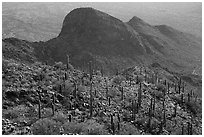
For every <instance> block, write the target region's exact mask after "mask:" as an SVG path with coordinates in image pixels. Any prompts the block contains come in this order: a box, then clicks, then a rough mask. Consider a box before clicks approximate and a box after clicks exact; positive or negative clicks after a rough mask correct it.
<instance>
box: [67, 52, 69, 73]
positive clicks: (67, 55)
mask: <svg viewBox="0 0 204 137" xmlns="http://www.w3.org/2000/svg"><path fill="white" fill-rule="evenodd" d="M67 70H69V55H68V54H67Z"/></svg>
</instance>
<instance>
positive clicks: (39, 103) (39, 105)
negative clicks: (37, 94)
mask: <svg viewBox="0 0 204 137" xmlns="http://www.w3.org/2000/svg"><path fill="white" fill-rule="evenodd" d="M38 117H39V119H41V101H40V100H38Z"/></svg>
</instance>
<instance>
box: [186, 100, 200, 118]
mask: <svg viewBox="0 0 204 137" xmlns="http://www.w3.org/2000/svg"><path fill="white" fill-rule="evenodd" d="M185 105H186V107H187V109H188V110H190V111H191V112H192V113H193V114H194V115H195V114H198V113H202V106H201V105H200V104H199V103H197V102H194V101H190V102H187V101H186V102H185Z"/></svg>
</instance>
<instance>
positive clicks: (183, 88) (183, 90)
mask: <svg viewBox="0 0 204 137" xmlns="http://www.w3.org/2000/svg"><path fill="white" fill-rule="evenodd" d="M182 92H183V93H184V92H185V83H184V82H183V86H182Z"/></svg>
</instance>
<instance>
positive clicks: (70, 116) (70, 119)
mask: <svg viewBox="0 0 204 137" xmlns="http://www.w3.org/2000/svg"><path fill="white" fill-rule="evenodd" d="M68 119H69V122H71V121H72V115H71V114H69V117H68Z"/></svg>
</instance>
